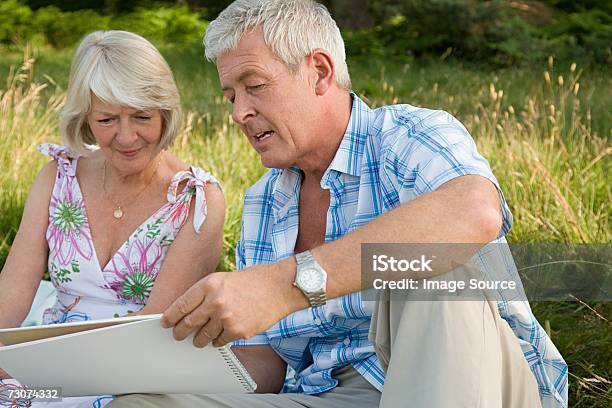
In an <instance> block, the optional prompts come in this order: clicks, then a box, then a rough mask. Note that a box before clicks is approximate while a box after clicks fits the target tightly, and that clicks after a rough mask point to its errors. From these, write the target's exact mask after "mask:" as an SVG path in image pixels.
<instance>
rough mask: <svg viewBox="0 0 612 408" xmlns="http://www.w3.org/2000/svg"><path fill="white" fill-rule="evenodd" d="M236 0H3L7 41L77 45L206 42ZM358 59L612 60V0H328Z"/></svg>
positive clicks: (1, 20)
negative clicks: (115, 37) (111, 38)
mask: <svg viewBox="0 0 612 408" xmlns="http://www.w3.org/2000/svg"><path fill="white" fill-rule="evenodd" d="M229 3H230V2H229V1H227V0H225V1H224V0H221V1H214V0H182V1H180V0H179V1H154V2H151V1H144V0H126V1H118V0H92V1H87V0H75V1H71V0H56V1H48V0H47V1H45V0H27V1H26V0H2V1H0V44H4V45H23V44H25V43H26V42H32V43H36V44H49V45H52V46H54V47H59V48H63V47H70V46H71V45H74V44H75V43H76V42H78V41H79V39H80V38H82V37H83V35H85V34H86V33H88V32H90V31H92V30H95V29H113V28H122V29H125V30H130V31H135V32H138V33H139V34H142V35H144V36H146V37H147V38H149V39H151V40H157V41H162V42H165V43H168V44H184V43H185V42H199V41H200V35H199V34H198V33H201V32H202V31H203V29H204V28H205V26H206V22H207V21H210V20H211V19H213V18H214V17H215V16H216V15H217V14H218V12H219V11H220V10H222V9H223V8H224V7H225V6H226V5H227V4H229ZM323 3H324V4H325V5H326V6H327V7H328V8H329V10H330V11H331V13H332V14H333V15H334V17H335V18H336V20H337V21H338V24H339V26H340V27H341V28H342V29H343V34H344V35H345V39H346V45H347V50H348V53H349V54H350V55H352V56H354V57H356V56H363V57H365V58H372V57H378V58H387V57H392V58H395V59H400V60H401V59H406V58H409V57H412V56H417V57H418V56H421V55H436V56H444V58H446V57H450V56H454V57H458V58H462V59H465V60H469V61H486V62H488V63H491V64H497V65H510V64H516V63H524V62H529V61H541V60H542V59H543V58H546V57H547V56H548V55H555V56H557V57H558V58H561V59H572V60H579V61H582V62H587V61H592V62H596V63H610V62H612V49H611V44H612V1H610V0H541V1H531V0H512V1H508V0H489V1H477V0H325V1H323Z"/></svg>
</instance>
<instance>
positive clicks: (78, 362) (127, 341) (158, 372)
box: [0, 318, 254, 396]
mask: <svg viewBox="0 0 612 408" xmlns="http://www.w3.org/2000/svg"><path fill="white" fill-rule="evenodd" d="M192 341H193V335H192V336H190V337H189V338H187V339H185V340H184V341H182V342H178V341H176V340H174V338H173V337H172V330H171V329H164V328H162V327H161V324H160V321H159V318H157V319H148V320H144V321H137V322H130V323H125V324H121V325H115V326H111V327H104V328H99V329H93V330H90V331H86V332H79V333H73V334H67V335H64V336H60V337H54V338H50V339H42V340H35V341H32V342H28V343H22V344H16V345H12V346H6V347H2V348H0V367H2V368H3V369H4V370H5V371H7V372H8V373H9V374H11V375H12V376H13V377H14V378H16V379H17V380H19V381H20V382H21V383H22V384H24V385H27V386H30V387H33V386H47V387H61V388H62V393H63V395H64V396H82V395H100V394H126V393H159V394H171V393H190V394H205V393H235V392H246V391H252V390H251V389H250V388H249V386H248V382H249V381H252V379H250V377H249V378H248V379H247V380H246V381H245V380H242V381H241V377H240V375H238V374H237V371H240V370H241V369H240V368H238V367H235V366H233V365H232V364H230V363H228V362H227V361H226V360H227V359H228V357H225V358H224V353H227V352H229V350H227V349H218V348H215V347H213V346H211V345H209V346H207V347H205V348H203V349H198V348H196V347H194V346H193V344H192ZM232 357H233V355H232ZM230 359H231V357H230ZM253 384H254V383H253Z"/></svg>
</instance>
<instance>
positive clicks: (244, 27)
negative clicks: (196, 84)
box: [204, 0, 351, 90]
mask: <svg viewBox="0 0 612 408" xmlns="http://www.w3.org/2000/svg"><path fill="white" fill-rule="evenodd" d="M258 26H261V28H262V30H263V36H264V41H265V43H266V45H268V47H270V49H271V50H272V52H274V54H276V56H277V57H278V58H279V59H280V60H281V61H282V62H283V63H285V65H286V66H287V68H288V69H289V71H290V72H292V73H293V74H296V73H297V72H298V71H299V69H300V66H301V64H302V61H303V60H304V58H305V57H306V56H307V55H309V54H310V53H311V52H312V51H313V50H315V49H316V48H321V49H324V50H325V51H327V52H329V54H330V55H331V58H332V61H333V63H334V67H335V79H336V83H337V84H338V85H339V86H341V87H342V88H345V89H346V90H350V89H351V79H350V77H349V73H348V68H347V66H346V54H345V51H344V41H343V40H342V35H341V34H340V30H339V29H338V26H337V25H336V22H335V21H334V19H333V18H332V17H331V15H330V14H329V12H328V11H327V8H325V6H324V5H322V4H319V3H317V2H315V1H312V0H237V1H234V2H233V3H232V4H230V5H229V6H228V7H227V8H226V9H225V10H223V11H222V12H221V13H220V14H219V16H218V17H217V18H216V19H215V20H214V21H212V22H211V23H210V25H209V26H208V28H207V30H206V34H205V35H204V50H205V54H206V58H207V59H208V60H209V61H213V62H216V60H217V58H218V57H219V56H220V55H222V54H224V53H225V52H227V51H230V50H232V49H234V48H235V47H236V46H237V45H238V42H239V41H240V39H241V38H242V36H243V35H244V34H245V33H246V32H248V31H250V30H253V29H255V28H257V27H258Z"/></svg>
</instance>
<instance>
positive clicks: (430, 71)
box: [0, 45, 612, 407]
mask: <svg viewBox="0 0 612 408" xmlns="http://www.w3.org/2000/svg"><path fill="white" fill-rule="evenodd" d="M162 51H163V53H164V54H165V56H166V57H167V59H168V61H169V63H170V65H171V66H172V68H173V70H174V72H175V74H176V79H177V82H178V84H179V87H180V88H181V94H182V96H183V101H184V106H185V110H186V112H187V114H186V123H187V126H186V127H185V130H184V131H183V132H182V133H181V135H180V137H179V138H178V140H177V141H176V143H175V145H174V146H173V148H172V150H173V151H174V152H175V153H176V154H177V155H178V156H179V157H181V158H182V159H184V160H185V161H186V162H189V163H193V164H195V165H198V166H201V167H203V168H204V169H206V170H208V171H211V172H212V173H213V174H214V175H215V176H217V177H218V178H219V179H220V180H221V181H222V184H223V187H224V192H225V195H226V200H227V208H228V209H227V218H226V225H225V238H224V247H223V257H222V262H221V264H220V266H219V269H220V270H232V269H233V268H234V260H233V248H234V245H235V243H236V240H237V239H238V234H239V230H240V217H241V209H242V197H243V191H244V190H245V188H246V187H247V186H249V185H250V184H252V183H253V182H254V181H255V180H256V179H257V178H258V177H259V176H260V175H261V174H263V172H264V171H265V169H264V168H262V167H261V165H260V164H259V160H258V158H257V156H256V154H255V153H254V152H253V151H252V149H251V148H250V147H249V145H248V142H247V141H246V140H245V138H244V137H243V136H242V135H241V133H240V131H239V129H238V128H237V127H236V126H234V125H233V124H232V123H231V119H230V107H229V106H228V104H227V103H226V102H224V101H223V100H222V98H221V97H220V92H219V89H218V88H219V85H218V81H217V79H216V71H215V69H214V67H213V66H211V65H210V64H205V63H204V62H203V57H202V56H201V51H200V49H199V47H198V46H195V45H194V46H191V47H184V48H171V47H162ZM71 53H72V50H67V51H55V50H49V49H44V48H43V49H39V50H36V51H35V52H34V55H35V56H36V59H37V60H36V63H34V61H33V60H32V58H31V55H32V53H31V52H30V50H26V53H25V58H24V56H23V55H21V54H20V53H15V52H12V53H6V54H3V60H2V61H0V78H1V77H4V78H6V84H5V85H0V89H2V90H1V91H0V166H1V167H2V168H3V170H4V171H3V172H2V173H0V186H2V190H1V192H2V194H0V265H2V264H3V263H4V259H5V257H6V254H7V252H8V249H9V247H10V244H11V242H12V240H13V238H14V235H15V232H16V230H17V228H18V224H19V220H20V215H21V211H22V207H23V203H24V200H25V198H26V196H27V191H28V188H29V185H30V184H31V182H32V180H33V178H34V177H35V176H36V174H37V172H38V169H40V168H41V166H42V165H43V163H44V162H45V160H46V159H45V158H44V157H43V156H42V155H40V154H38V153H37V152H36V150H35V147H36V145H37V144H39V143H41V142H49V141H52V142H59V141H60V140H59V134H58V131H57V111H58V108H59V107H60V106H61V103H62V101H63V98H64V92H65V88H66V81H67V77H68V70H69V62H70V57H71ZM5 55H6V58H5ZM11 65H12V66H14V67H18V68H14V69H13V70H12V71H11V70H9V67H10V66H11ZM349 65H350V68H351V71H352V73H353V85H354V86H353V88H354V89H355V90H356V92H357V93H358V94H359V95H360V96H362V97H363V98H364V99H365V100H366V101H367V102H368V103H370V105H372V106H374V107H376V106H381V105H383V104H388V103H398V102H405V103H411V104H413V105H421V106H429V107H436V108H441V109H445V110H448V111H449V112H451V113H453V114H455V115H456V116H457V117H458V118H459V119H460V120H461V121H462V122H463V123H464V124H465V125H466V127H467V128H468V129H469V130H470V132H471V133H472V135H473V136H474V139H475V140H476V143H477V145H478V147H479V150H480V151H481V153H483V155H484V156H485V157H486V158H487V159H488V160H489V162H490V163H491V166H492V168H493V171H494V173H495V174H496V176H497V177H498V179H499V181H500V183H501V185H502V188H503V190H504V192H505V195H506V199H507V200H508V202H509V204H510V207H511V210H512V212H513V214H514V218H515V221H514V227H513V229H512V231H511V233H510V235H509V237H508V238H509V240H510V241H512V242H564V243H610V242H611V238H612V228H611V226H610V220H611V218H612V217H611V209H610V205H609V203H610V201H611V197H612V193H611V183H610V177H609V174H611V171H610V170H611V166H612V163H611V161H610V154H611V153H612V146H611V144H610V136H612V132H611V129H610V123H611V122H612V120H611V117H610V115H611V111H610V109H609V106H610V104H611V102H612V100H611V99H612V94H611V93H610V85H611V81H612V79H611V78H612V76H610V75H609V69H608V70H606V69H604V68H598V67H590V68H588V69H583V68H581V67H576V66H575V65H572V64H571V63H564V64H557V63H556V62H555V61H553V60H552V59H551V60H550V61H548V62H543V64H542V66H541V67H535V68H533V67H532V68H514V69H510V68H508V69H504V70H498V71H492V70H491V69H487V68H483V67H478V66H470V65H466V64H464V63H459V62H449V61H445V62H440V61H412V62H410V63H387V64H386V65H382V63H379V62H368V63H365V62H360V61H351V62H350V63H349ZM19 67H20V68H19ZM532 307H533V309H534V313H535V314H536V316H537V317H538V319H539V320H540V322H541V323H542V324H543V325H545V327H546V328H547V330H548V331H549V332H550V334H551V336H552V338H553V340H554V342H555V344H556V346H557V347H558V348H559V349H560V351H561V353H562V354H563V356H564V357H565V358H566V360H567V362H568V364H569V366H570V405H571V406H573V407H608V406H611V405H612V324H611V323H610V321H611V320H612V305H611V304H610V303H605V302H598V303H597V302H590V303H585V302H582V301H581V300H576V301H575V302H537V303H533V304H532Z"/></svg>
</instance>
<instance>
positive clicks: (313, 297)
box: [293, 251, 327, 307]
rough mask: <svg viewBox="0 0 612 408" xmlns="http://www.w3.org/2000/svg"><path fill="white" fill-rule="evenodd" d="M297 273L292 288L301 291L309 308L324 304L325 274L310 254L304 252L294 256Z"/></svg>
mask: <svg viewBox="0 0 612 408" xmlns="http://www.w3.org/2000/svg"><path fill="white" fill-rule="evenodd" d="M295 260H296V262H297V271H296V273H295V281H294V282H293V286H295V287H297V288H298V289H299V290H301V291H302V293H303V294H304V296H306V298H307V299H308V301H309V302H310V306H312V307H316V306H321V305H324V304H325V300H326V297H325V286H326V284H327V272H325V269H323V267H322V266H321V265H319V263H318V262H317V261H316V260H315V259H314V257H313V256H312V252H310V251H304V252H302V253H299V254H297V255H295Z"/></svg>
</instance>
